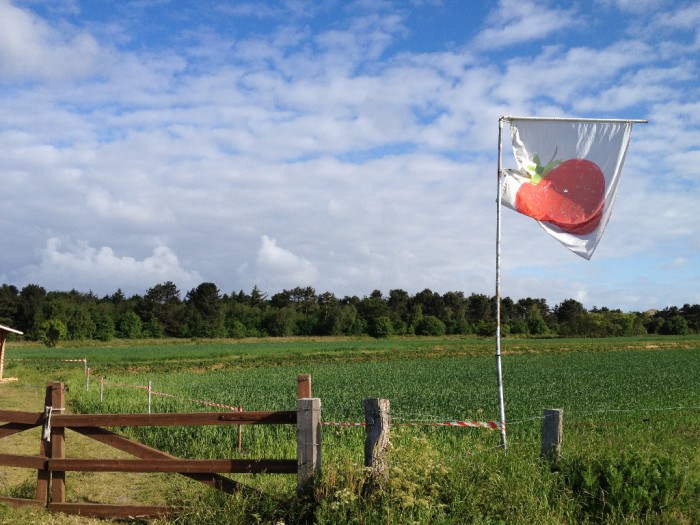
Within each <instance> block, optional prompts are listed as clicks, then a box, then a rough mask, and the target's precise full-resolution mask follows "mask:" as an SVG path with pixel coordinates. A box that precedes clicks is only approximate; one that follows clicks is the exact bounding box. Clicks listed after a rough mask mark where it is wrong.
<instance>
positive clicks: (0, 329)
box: [0, 324, 24, 381]
mask: <svg viewBox="0 0 700 525" xmlns="http://www.w3.org/2000/svg"><path fill="white" fill-rule="evenodd" d="M7 334H17V335H24V334H23V333H22V332H20V331H19V330H15V329H14V328H10V327H9V326H5V325H2V324H0V381H2V380H3V378H2V373H3V370H4V368H5V340H6V339H7ZM12 379H14V378H12ZM9 380H11V379H8V381H9Z"/></svg>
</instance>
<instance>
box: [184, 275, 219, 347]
mask: <svg viewBox="0 0 700 525" xmlns="http://www.w3.org/2000/svg"><path fill="white" fill-rule="evenodd" d="M185 302H186V303H187V312H188V322H187V333H188V335H189V336H190V337H223V336H225V335H226V328H225V325H224V321H225V315H226V312H225V310H224V304H223V302H222V300H221V295H220V294H219V289H218V288H217V287H216V285H215V284H214V283H209V282H207V283H202V284H200V285H199V286H197V288H194V289H192V290H190V291H189V292H187V297H186V298H185Z"/></svg>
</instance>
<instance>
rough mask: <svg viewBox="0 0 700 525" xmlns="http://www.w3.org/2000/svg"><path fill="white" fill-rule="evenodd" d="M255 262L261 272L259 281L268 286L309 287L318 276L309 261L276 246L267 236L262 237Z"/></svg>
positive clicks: (275, 242)
mask: <svg viewBox="0 0 700 525" xmlns="http://www.w3.org/2000/svg"><path fill="white" fill-rule="evenodd" d="M256 260H257V264H258V268H259V269H260V270H261V271H262V274H261V276H260V279H262V281H264V282H266V283H268V284H272V285H278V286H279V285H280V284H282V286H284V287H285V288H293V287H295V286H310V285H313V284H314V283H315V282H316V280H317V279H318V276H319V273H318V270H317V269H316V268H315V267H314V265H313V264H312V263H311V262H310V261H309V260H307V259H305V258H304V257H300V256H299V255H296V254H294V253H293V252H291V251H290V250H287V249H285V248H282V247H281V246H277V241H276V240H275V239H271V238H270V237H268V236H267V235H263V236H262V239H261V244H260V249H259V250H258V255H257V259H256ZM262 281H261V282H262Z"/></svg>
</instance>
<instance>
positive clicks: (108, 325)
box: [93, 309, 115, 341]
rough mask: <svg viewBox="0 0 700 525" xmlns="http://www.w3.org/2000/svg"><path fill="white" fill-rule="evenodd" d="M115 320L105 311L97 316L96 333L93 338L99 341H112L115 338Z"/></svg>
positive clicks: (102, 310)
mask: <svg viewBox="0 0 700 525" xmlns="http://www.w3.org/2000/svg"><path fill="white" fill-rule="evenodd" d="M114 332H115V329H114V319H112V316H111V315H109V314H108V313H107V312H106V311H105V310H104V309H100V310H98V311H97V312H96V315H95V331H94V333H93V337H94V338H95V339H97V340H98V341H111V340H112V339H113V338H114Z"/></svg>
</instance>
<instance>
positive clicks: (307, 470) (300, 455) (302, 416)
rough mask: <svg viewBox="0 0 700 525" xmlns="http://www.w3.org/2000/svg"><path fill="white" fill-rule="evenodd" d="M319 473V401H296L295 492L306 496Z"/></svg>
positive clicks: (314, 399) (306, 399)
mask: <svg viewBox="0 0 700 525" xmlns="http://www.w3.org/2000/svg"><path fill="white" fill-rule="evenodd" d="M320 473H321V400H320V399H318V398H305V399H297V492H299V493H300V494H308V493H309V491H310V490H311V489H312V488H313V484H314V480H315V479H316V478H317V477H318V475H319V474H320Z"/></svg>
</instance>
